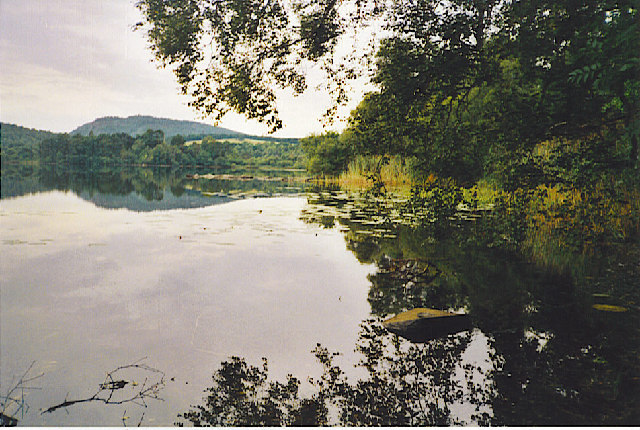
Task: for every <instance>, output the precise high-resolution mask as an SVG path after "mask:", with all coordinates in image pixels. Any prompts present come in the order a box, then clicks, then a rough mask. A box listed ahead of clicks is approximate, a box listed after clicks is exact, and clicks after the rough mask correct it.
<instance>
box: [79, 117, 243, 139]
mask: <svg viewBox="0 0 640 430" xmlns="http://www.w3.org/2000/svg"><path fill="white" fill-rule="evenodd" d="M147 130H162V132H163V133H164V136H165V137H166V138H171V137H173V136H176V135H178V134H180V135H182V136H194V135H199V136H203V135H208V136H213V137H222V136H226V137H243V136H246V135H245V134H243V133H239V132H237V131H233V130H229V129H226V128H221V127H214V126H212V125H208V124H203V123H200V122H195V121H181V120H175V119H167V118H156V117H152V116H144V115H135V116H130V117H127V118H119V117H115V116H108V117H104V118H98V119H96V120H94V121H92V122H89V123H87V124H84V125H81V126H80V127H78V128H76V129H75V130H73V131H72V132H71V133H70V134H80V135H83V136H88V135H89V133H91V132H93V134H95V135H99V134H115V133H126V134H128V135H130V136H138V135H141V134H144V132H146V131H147Z"/></svg>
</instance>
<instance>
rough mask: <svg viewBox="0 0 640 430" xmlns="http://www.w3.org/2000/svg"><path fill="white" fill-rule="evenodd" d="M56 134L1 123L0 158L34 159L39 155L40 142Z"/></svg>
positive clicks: (5, 159)
mask: <svg viewBox="0 0 640 430" xmlns="http://www.w3.org/2000/svg"><path fill="white" fill-rule="evenodd" d="M55 135H56V134H55V133H51V132H49V131H41V130H34V129H30V128H25V127H20V126H18V125H13V124H7V123H2V124H0V155H1V157H0V159H1V160H2V162H3V163H5V162H7V161H9V160H23V161H33V160H34V159H35V158H36V157H37V153H38V147H39V145H40V142H42V141H43V140H45V139H48V138H52V137H54V136H55Z"/></svg>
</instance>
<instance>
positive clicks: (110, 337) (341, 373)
mask: <svg viewBox="0 0 640 430" xmlns="http://www.w3.org/2000/svg"><path fill="white" fill-rule="evenodd" d="M21 169H23V170H20V169H16V170H15V171H13V173H7V174H5V173H6V172H5V171H3V177H2V197H3V202H2V209H3V213H2V215H3V216H4V218H3V234H2V239H3V242H2V243H3V245H4V248H3V259H2V262H1V263H2V265H1V266H0V267H1V269H2V270H1V273H2V278H3V279H2V298H3V300H2V302H1V303H0V306H2V308H1V309H2V312H1V314H0V317H2V327H1V329H2V338H1V339H2V350H1V351H0V352H1V353H2V355H3V360H2V368H3V377H4V378H6V377H8V376H10V375H11V372H13V373H15V372H16V369H18V370H20V369H23V366H24V364H25V363H27V362H30V361H31V360H33V359H34V355H35V356H36V357H35V358H38V359H39V360H41V361H43V362H44V363H46V366H47V367H46V369H45V370H46V371H47V372H46V374H47V375H51V376H50V377H51V378H54V379H53V380H48V381H47V382H46V383H47V384H49V386H54V387H55V390H54V391H55V392H56V394H59V393H60V392H62V393H66V392H72V393H76V392H77V391H78V390H79V387H84V386H86V382H87V381H86V379H87V375H103V373H104V371H105V370H107V369H109V368H112V367H113V366H114V365H118V364H122V363H127V362H131V361H132V360H136V359H138V358H140V357H141V356H149V357H152V358H153V361H152V363H153V365H154V366H155V367H157V368H160V369H162V370H164V371H165V372H167V375H168V376H172V377H175V381H172V382H168V383H167V390H166V398H167V403H166V404H165V405H161V406H160V407H155V408H153V407H151V408H150V410H149V411H148V413H147V414H146V418H145V422H144V424H163V425H167V424H171V423H173V421H174V420H175V417H176V416H177V414H178V412H179V411H182V412H183V416H182V418H181V420H180V421H181V422H185V421H186V422H194V423H211V424H215V425H259V424H262V425H282V424H287V425H315V424H342V425H452V424H470V423H475V424H481V425H489V424H491V425H619V424H637V423H639V422H640V416H639V414H640V412H639V411H638V408H637V404H638V403H640V393H639V389H640V388H639V387H640V355H639V352H640V333H639V330H640V318H639V315H640V313H639V309H638V307H637V303H640V297H639V295H640V265H639V263H640V246H639V245H638V243H637V242H628V243H623V244H619V245H612V246H610V247H608V248H607V249H606V250H605V252H595V253H593V254H591V255H583V254H581V253H576V254H571V255H566V256H565V260H566V261H569V262H570V263H569V264H566V265H565V266H564V268H563V269H557V268H556V269H551V268H549V267H548V266H545V265H543V264H540V262H538V261H536V260H534V259H527V258H524V257H523V256H522V255H520V254H518V253H516V252H515V251H513V250H505V249H504V248H500V247H495V246H491V243H490V242H491V241H490V240H489V239H488V236H489V235H488V234H487V232H488V231H490V230H491V228H492V226H491V224H490V222H491V220H490V217H480V218H478V217H469V218H471V219H475V221H468V220H467V221H465V220H464V219H462V218H456V219H452V220H449V221H448V222H447V223H446V224H445V225H441V226H438V227H437V228H433V226H430V225H428V224H421V223H420V222H416V220H415V219H412V218H411V217H407V216H406V215H407V214H406V213H405V212H403V209H402V208H403V204H404V203H406V202H405V201H403V200H402V199H396V200H391V199H377V200H376V199H372V198H371V196H365V195H360V194H357V193H356V194H348V193H345V192H342V191H340V190H339V189H311V188H310V187H307V186H301V185H297V184H296V185H292V184H290V183H283V182H281V181H258V180H255V181H254V180H237V181H218V180H216V179H193V178H189V177H188V176H187V173H185V172H180V173H177V174H176V172H173V173H172V172H170V171H166V170H164V171H151V170H144V169H134V170H131V171H116V170H113V171H105V172H100V173H98V174H97V175H95V174H93V175H92V174H85V173H82V172H56V171H50V170H46V169H45V170H34V171H31V173H29V168H21ZM25 169H26V170H25ZM270 187H271V188H270ZM292 187H294V188H295V189H293V188H292ZM51 189H62V190H73V191H74V192H75V193H76V195H78V196H80V197H79V198H78V197H75V196H73V195H71V194H69V193H66V194H65V193H56V192H54V193H44V194H36V195H33V196H27V194H30V193H35V192H37V191H44V190H51ZM302 189H305V190H307V191H308V192H309V194H308V197H307V198H306V199H301V198H296V199H268V200H255V199H251V200H245V201H237V200H239V197H240V196H242V195H245V196H246V195H250V194H252V193H253V194H257V193H264V194H266V195H280V194H284V193H289V192H292V193H297V192H300V190H302ZM14 196H24V197H23V198H20V199H11V198H9V197H14ZM231 201H236V202H235V203H231V204H229V205H216V203H218V202H231ZM89 202H91V203H89ZM163 205H164V206H163ZM114 207H117V208H128V209H129V210H123V211H104V210H102V209H101V208H114ZM170 208H182V209H180V210H172V211H157V210H158V209H170ZM186 208H199V209H186ZM145 211H146V212H147V213H140V212H145ZM152 211H155V212H152ZM98 227H99V228H98ZM33 244H40V245H41V246H37V247H36V246H28V245H33ZM23 245H24V246H23ZM594 305H596V306H595V307H594ZM605 305H608V306H613V305H619V308H621V309H624V310H625V311H624V312H608V311H607V309H610V308H607V307H606V306H605ZM420 307H426V308H436V309H442V310H452V311H464V312H466V313H467V314H469V316H470V318H471V320H472V322H473V329H472V330H469V331H466V332H462V333H459V334H457V335H453V336H449V337H446V338H441V339H435V340H433V341H430V342H427V343H425V344H411V343H410V342H407V341H405V340H403V339H400V338H398V337H397V336H395V335H392V334H390V333H388V332H387V331H386V330H385V329H384V327H383V326H382V325H381V323H380V322H381V320H382V319H384V318H386V317H388V316H390V315H395V314H397V313H399V312H402V311H405V310H409V309H413V308H420ZM613 309H615V308H613ZM358 324H360V329H359V330H360V331H359V333H358ZM87 339H89V341H87ZM317 342H320V343H321V345H324V346H317V347H316V348H315V349H313V354H309V350H310V349H311V348H313V345H315V344H316V343H317ZM354 344H355V348H356V350H357V353H358V355H355V354H353V353H352V352H353V349H354V348H353V346H354ZM325 346H326V348H325ZM330 351H339V352H340V353H341V354H340V355H336V356H334V355H333V353H331V352H330ZM232 355H233V356H236V358H232V359H229V358H227V357H229V356H232ZM262 356H266V357H267V358H268V363H269V365H270V370H271V372H272V373H270V374H267V373H266V370H265V369H264V368H263V367H261V366H257V367H256V366H253V367H252V364H251V363H257V362H259V360H260V357H262ZM314 356H315V360H317V361H319V363H320V366H319V368H320V370H321V372H320V375H319V376H316V373H317V368H315V367H314V363H313V361H314ZM74 357H75V358H74ZM77 357H81V358H80V359H79V361H80V363H78V362H73V364H69V363H70V360H71V359H72V358H73V359H74V360H75V359H77ZM240 357H243V358H240ZM358 359H361V363H360V367H359V371H354V370H353V369H352V364H354V363H355V362H357V360H358ZM485 360H486V362H485ZM221 362H222V364H221V365H220V363H221ZM215 369H218V370H215ZM212 372H214V379H213V381H212V382H210V379H209V376H210V375H211V373H212ZM288 372H292V373H293V374H294V375H295V377H293V376H292V377H287V376H286V375H287V373H288ZM54 375H55V377H54ZM310 375H314V378H313V379H312V382H311V384H308V383H307V382H306V381H307V377H308V376H310ZM269 378H275V381H282V382H274V380H269ZM100 380H101V379H100V378H99V381H100ZM99 381H98V382H99ZM187 382H189V384H187ZM43 384H44V382H43ZM211 384H213V385H212V386H211V387H210V389H209V390H208V391H207V392H206V396H207V397H206V398H205V399H204V401H203V402H202V403H200V404H199V405H198V399H199V398H200V396H201V392H202V389H203V388H204V387H207V386H209V385H211ZM47 396H48V394H47V395H45V394H44V393H43V394H42V395H40V397H37V396H36V397H34V398H33V399H34V402H35V403H37V402H40V404H41V405H43V406H51V405H52V404H55V402H58V401H59V397H55V398H51V397H47ZM189 404H196V406H193V407H191V408H190V409H189V406H188V405H189ZM58 412H59V411H58ZM58 412H56V413H58ZM76 413H77V415H74V417H73V418H70V417H69V416H67V415H63V414H62V413H61V414H60V415H52V416H50V417H46V419H47V420H48V421H41V418H38V417H33V416H32V417H27V420H26V421H25V423H27V424H36V425H42V424H57V425H63V424H68V423H70V422H71V423H77V424H87V423H93V424H105V423H111V424H119V423H120V422H121V416H122V411H120V412H119V413H117V414H113V413H110V412H105V411H104V410H102V409H97V408H93V409H90V408H89V407H88V406H87V409H86V410H83V411H81V412H76ZM29 419H31V421H29ZM152 419H154V420H156V421H151V420H152Z"/></svg>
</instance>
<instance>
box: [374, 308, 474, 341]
mask: <svg viewBox="0 0 640 430" xmlns="http://www.w3.org/2000/svg"><path fill="white" fill-rule="evenodd" d="M382 325H384V327H385V328H386V329H387V330H389V331H390V332H392V333H395V334H397V335H398V336H401V337H404V338H405V339H408V340H410V341H411V342H427V341H429V340H432V339H436V338H439V337H443V336H446V335H448V334H453V333H457V332H459V331H463V330H469V329H470V328H471V320H470V319H469V316H468V315H466V314H456V313H453V312H446V311H440V310H437V309H428V308H416V309H412V310H410V311H406V312H402V313H400V314H398V315H396V316H395V317H393V318H390V319H388V320H386V321H384V322H383V323H382Z"/></svg>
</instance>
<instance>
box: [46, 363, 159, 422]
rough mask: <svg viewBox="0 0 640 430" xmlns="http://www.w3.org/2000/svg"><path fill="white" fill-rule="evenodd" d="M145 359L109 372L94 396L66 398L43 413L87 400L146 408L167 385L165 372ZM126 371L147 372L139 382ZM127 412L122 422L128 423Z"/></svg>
mask: <svg viewBox="0 0 640 430" xmlns="http://www.w3.org/2000/svg"><path fill="white" fill-rule="evenodd" d="M143 360H144V358H143V359H141V360H138V361H136V362H134V363H132V364H127V365H125V366H120V367H117V368H115V369H114V370H112V371H110V372H108V373H107V376H106V377H105V379H104V382H102V383H101V384H99V385H98V391H96V393H95V394H93V395H92V396H90V397H87V398H85V399H77V400H67V399H66V398H65V401H64V402H62V403H59V404H57V405H54V406H51V407H50V408H48V409H45V410H44V411H42V413H43V414H44V413H51V412H54V411H56V410H58V409H60V408H67V407H68V406H72V405H76V404H78V403H87V402H102V403H104V404H105V405H122V404H126V403H134V404H136V405H139V406H143V407H145V408H146V407H147V403H146V400H147V399H155V400H162V399H161V398H160V397H159V393H160V390H162V388H163V387H164V385H165V382H164V372H162V371H160V370H158V369H155V368H153V367H150V366H147V365H146V364H144V363H142V361H143ZM125 371H141V372H143V374H145V378H144V382H142V383H141V384H139V383H137V382H135V381H133V380H127V379H123V377H122V375H123V374H124V373H125ZM150 378H152V379H150ZM126 388H131V389H132V390H133V392H129V393H126V392H125V389H126ZM125 414H126V411H125ZM125 414H123V416H122V422H123V424H125V425H126V419H127V417H126V415H125ZM142 418H144V413H143V414H142ZM142 418H141V419H140V423H142ZM139 425H140V424H139Z"/></svg>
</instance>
